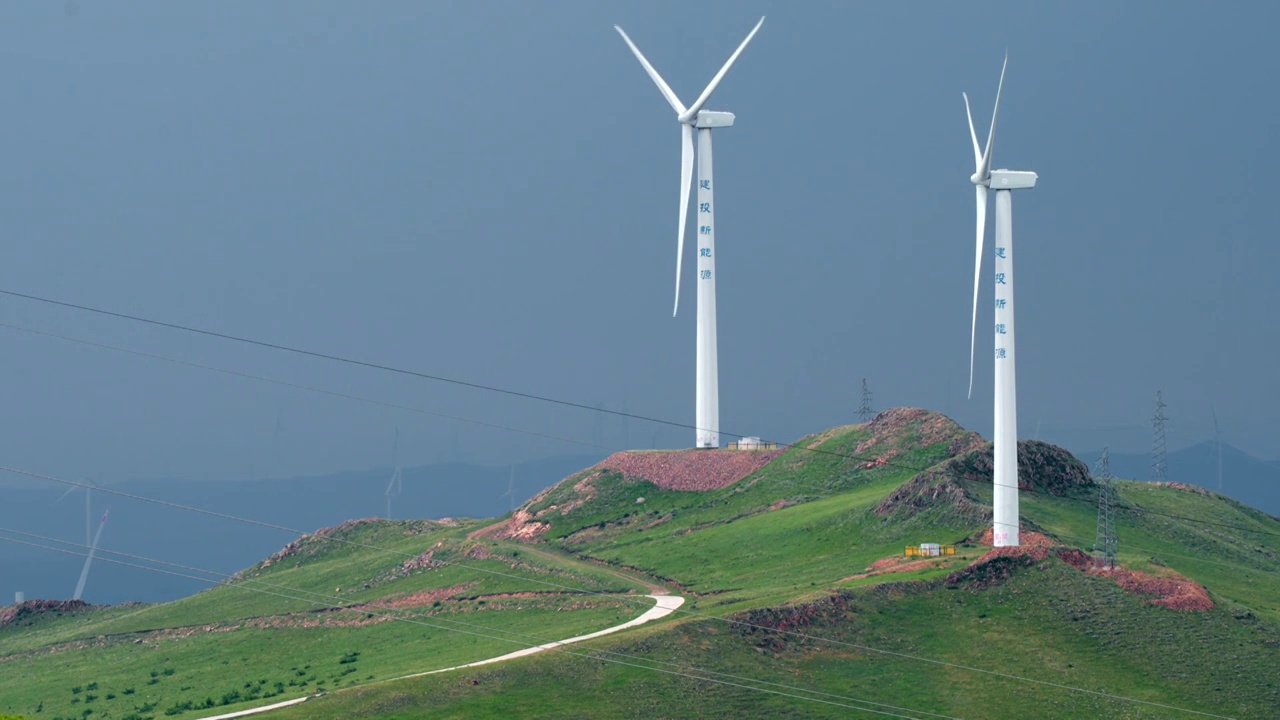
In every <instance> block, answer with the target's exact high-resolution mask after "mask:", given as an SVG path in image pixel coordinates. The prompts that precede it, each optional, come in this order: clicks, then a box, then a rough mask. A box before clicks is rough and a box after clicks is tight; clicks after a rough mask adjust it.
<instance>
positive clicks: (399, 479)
mask: <svg viewBox="0 0 1280 720" xmlns="http://www.w3.org/2000/svg"><path fill="white" fill-rule="evenodd" d="M391 460H392V463H393V464H394V466H395V469H394V470H392V471H391V482H389V483H387V490H386V492H385V493H383V494H384V495H386V497H387V519H388V520H390V519H391V498H393V497H394V498H396V499H399V498H400V493H401V492H403V491H404V478H403V473H402V472H401V471H400V428H396V439H395V442H394V443H393V444H392V446H391Z"/></svg>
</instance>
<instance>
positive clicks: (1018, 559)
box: [947, 530, 1214, 611]
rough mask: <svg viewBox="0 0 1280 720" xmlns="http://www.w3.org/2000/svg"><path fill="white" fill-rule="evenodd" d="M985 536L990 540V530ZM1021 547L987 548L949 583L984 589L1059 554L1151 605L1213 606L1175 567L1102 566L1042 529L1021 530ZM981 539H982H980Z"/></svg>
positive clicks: (1205, 593) (1195, 608) (950, 577)
mask: <svg viewBox="0 0 1280 720" xmlns="http://www.w3.org/2000/svg"><path fill="white" fill-rule="evenodd" d="M984 539H985V540H987V544H990V539H991V531H990V530H987V532H986V533H985V536H984ZM1019 541H1020V542H1021V543H1022V545H1019V546H1018V547H998V548H992V549H991V550H989V551H987V552H986V553H985V554H983V555H982V556H981V557H979V558H978V559H977V560H974V561H973V562H972V563H971V564H970V565H969V566H968V567H966V568H964V569H963V570H957V571H955V572H953V573H951V574H950V575H948V576H947V585H949V586H952V587H969V588H971V589H974V590H982V589H985V588H989V587H992V586H993V585H997V584H999V583H1001V582H1004V581H1005V580H1008V579H1009V578H1010V577H1011V576H1012V575H1013V574H1014V572H1016V571H1017V570H1018V569H1019V568H1023V567H1030V566H1031V565H1034V564H1036V563H1038V562H1040V561H1042V560H1044V559H1046V558H1049V557H1056V558H1057V559H1059V560H1061V561H1062V562H1064V563H1066V564H1068V565H1070V566H1072V567H1074V568H1076V569H1077V570H1080V571H1081V572H1085V573H1088V574H1089V575H1094V576H1097V577H1104V578H1108V579H1110V580H1112V581H1114V582H1115V583H1116V584H1117V585H1119V586H1120V587H1121V589H1123V590H1125V591H1126V592H1129V593H1133V594H1135V595H1138V596H1139V597H1141V598H1142V599H1143V600H1144V601H1146V602H1149V603H1151V604H1152V605H1160V606H1163V607H1167V608H1169V609H1170V610H1189V611H1203V610H1211V609H1213V606H1214V604H1213V600H1212V599H1210V597H1209V591H1208V590H1206V589H1205V587H1204V586H1203V585H1201V584H1200V583H1198V582H1196V581H1194V580H1191V579H1190V578H1187V577H1185V576H1183V575H1181V574H1179V573H1177V572H1176V571H1174V570H1169V569H1165V570H1164V571H1163V572H1162V573H1161V574H1160V575H1153V574H1151V573H1145V572H1142V571H1140V570H1129V569H1127V568H1124V567H1116V568H1111V569H1099V568H1098V567H1096V563H1095V562H1094V558H1093V557H1092V556H1090V555H1089V554H1088V553H1086V552H1084V551H1083V550H1081V549H1079V548H1073V547H1066V546H1063V545H1060V544H1059V543H1058V542H1057V541H1055V540H1054V539H1053V538H1050V537H1048V536H1047V535H1042V534H1040V533H1037V532H1034V531H1029V530H1022V531H1020V532H1019ZM979 542H981V540H980V541H979Z"/></svg>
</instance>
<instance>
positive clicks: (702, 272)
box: [613, 17, 764, 448]
mask: <svg viewBox="0 0 1280 720" xmlns="http://www.w3.org/2000/svg"><path fill="white" fill-rule="evenodd" d="M763 24H764V18H763V17H761V18H760V21H759V22H757V23H756V26H755V27H754V28H752V29H751V32H750V33H749V34H748V35H747V38H746V39H745V40H743V41H742V44H741V45H739V46H738V49H737V50H734V51H733V54H732V55H730V56H729V59H728V61H726V62H725V64H724V66H723V67H721V68H720V72H718V73H716V75H715V77H713V78H711V82H710V83H708V84H707V87H706V89H705V90H703V91H702V94H701V95H699V96H698V99H697V100H694V101H693V104H692V105H690V106H689V107H687V108H686V107H685V106H684V105H683V104H682V103H681V102H680V99H679V98H677V97H676V94H675V93H674V92H672V90H671V88H670V87H669V86H668V85H667V83H666V81H664V80H663V79H662V76H661V75H659V74H658V71H657V70H655V69H654V68H653V65H650V64H649V61H648V60H647V59H646V58H645V56H644V54H643V53H641V52H640V48H638V47H636V45H635V43H633V42H631V38H630V37H628V36H627V33H626V32H624V31H623V29H622V28H621V27H618V26H617V25H614V26H613V29H614V30H617V31H618V34H619V35H621V36H622V39H623V40H625V41H626V43H627V47H629V48H631V52H632V53H633V54H635V56H636V59H637V60H639V61H640V64H641V65H642V66H643V67H644V69H645V72H647V73H648V74H649V77H650V78H651V79H652V80H653V82H654V84H655V85H657V86H658V90H660V91H661V92H662V96H663V97H664V98H666V99H667V102H668V103H670V105H671V107H672V109H674V110H675V111H676V120H677V121H678V122H679V123H680V213H679V215H680V225H679V227H678V229H677V230H676V299H675V306H674V308H673V309H672V311H671V316H672V317H675V316H676V314H677V312H678V311H679V310H680V269H681V263H682V262H683V259H684V230H685V224H686V221H687V217H688V210H689V186H690V184H691V183H692V182H693V158H694V152H693V131H694V128H697V130H698V153H697V157H698V215H697V217H698V222H697V223H696V225H697V227H698V265H697V268H698V319H697V360H696V367H697V370H696V387H695V390H694V395H695V402H694V418H695V426H696V430H695V436H696V437H695V447H699V448H717V447H720V375H719V358H718V355H717V345H716V277H715V265H716V255H715V244H716V243H715V205H714V202H713V195H714V190H715V188H714V185H713V182H712V164H711V130H712V129H713V128H727V127H730V126H732V125H733V120H734V115H733V113H730V112H715V111H711V110H703V109H702V106H703V105H705V104H706V102H707V100H708V99H709V98H710V97H711V93H712V92H714V91H715V89H716V86H717V85H719V84H720V81H721V80H722V79H723V78H724V76H725V73H727V72H729V68H730V67H732V66H733V63H734V62H735V61H736V60H737V59H738V55H740V54H742V50H743V49H744V48H746V47H747V43H749V42H751V38H753V37H755V35H756V32H757V31H759V30H760V26H761V25H763Z"/></svg>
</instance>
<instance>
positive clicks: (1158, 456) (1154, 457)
mask: <svg viewBox="0 0 1280 720" xmlns="http://www.w3.org/2000/svg"><path fill="white" fill-rule="evenodd" d="M1166 407H1168V405H1165V404H1164V396H1163V395H1162V394H1161V393H1160V391H1159V390H1157V391H1156V414H1155V415H1152V416H1151V479H1152V480H1167V479H1168V478H1169V453H1168V450H1167V449H1166V447H1165V425H1166V424H1167V423H1168V422H1169V417H1168V416H1167V415H1165V414H1164V409H1165V408H1166Z"/></svg>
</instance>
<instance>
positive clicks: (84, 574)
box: [71, 505, 111, 600]
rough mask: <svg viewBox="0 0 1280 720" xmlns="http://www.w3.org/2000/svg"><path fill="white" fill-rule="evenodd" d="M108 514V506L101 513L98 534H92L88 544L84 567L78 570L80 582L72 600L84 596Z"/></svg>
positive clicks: (109, 509) (109, 510)
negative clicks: (90, 567) (91, 539)
mask: <svg viewBox="0 0 1280 720" xmlns="http://www.w3.org/2000/svg"><path fill="white" fill-rule="evenodd" d="M110 513H111V506H110V505H108V506H107V509H106V511H104V512H103V513H102V522H100V523H99V524H98V532H97V533H95V534H94V536H93V542H91V543H89V554H88V555H87V556H86V557H85V559H84V567H83V568H81V569H80V580H79V581H78V582H77V583H76V592H75V594H74V595H72V596H71V599H72V600H79V599H80V598H81V597H83V596H84V584H85V581H87V580H88V579H89V566H90V565H92V564H93V556H94V555H95V554H96V553H97V552H98V541H99V540H101V539H102V531H103V530H104V529H105V528H106V527H107V515H108V514H110Z"/></svg>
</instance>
